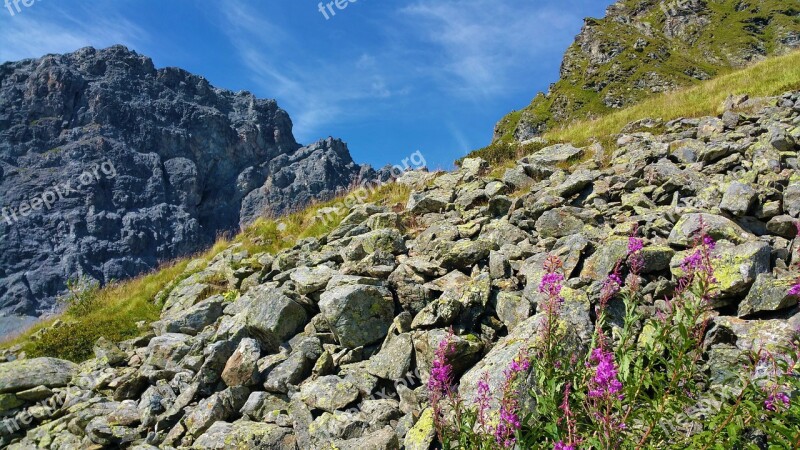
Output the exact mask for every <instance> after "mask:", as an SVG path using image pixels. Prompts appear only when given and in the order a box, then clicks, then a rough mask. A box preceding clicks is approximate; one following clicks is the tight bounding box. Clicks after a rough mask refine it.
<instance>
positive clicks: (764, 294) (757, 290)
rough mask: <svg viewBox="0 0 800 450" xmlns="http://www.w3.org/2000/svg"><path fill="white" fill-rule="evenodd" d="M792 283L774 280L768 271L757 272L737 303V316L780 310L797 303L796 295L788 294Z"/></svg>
mask: <svg viewBox="0 0 800 450" xmlns="http://www.w3.org/2000/svg"><path fill="white" fill-rule="evenodd" d="M791 286H792V283H791V282H790V281H788V280H776V279H775V278H774V277H773V276H772V275H770V274H768V273H761V274H758V276H757V277H756V281H755V283H753V286H752V287H751V288H750V291H749V292H748V293H747V296H746V297H745V298H744V300H742V302H741V303H740V304H739V311H738V313H737V315H738V316H739V317H746V316H749V315H752V314H758V313H763V312H772V311H780V310H782V309H786V308H790V307H792V306H795V305H796V304H797V303H798V297H797V296H796V295H789V288H791Z"/></svg>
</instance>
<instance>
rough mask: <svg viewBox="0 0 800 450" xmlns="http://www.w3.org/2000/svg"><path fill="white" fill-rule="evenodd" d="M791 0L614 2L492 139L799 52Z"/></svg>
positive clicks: (797, 5)
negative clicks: (545, 85)
mask: <svg viewBox="0 0 800 450" xmlns="http://www.w3.org/2000/svg"><path fill="white" fill-rule="evenodd" d="M799 14H800V1H797V0H672V1H656V0H620V1H618V2H616V3H614V4H613V5H611V6H610V7H609V8H608V10H607V12H606V17H605V18H603V19H587V20H586V23H585V25H584V27H583V29H582V30H581V32H580V34H579V35H578V36H577V37H576V39H575V42H574V43H573V44H572V45H571V46H570V47H569V49H567V51H566V53H565V55H564V60H563V62H562V65H561V78H560V80H559V81H558V82H556V83H555V84H554V85H552V86H551V88H550V91H549V92H548V93H547V94H539V95H538V96H537V97H536V98H535V99H534V100H533V102H532V103H531V104H530V105H529V106H528V107H526V108H524V109H523V110H521V111H515V112H513V113H511V114H509V115H507V116H506V117H504V118H503V119H502V120H501V121H500V122H499V123H498V124H497V126H496V127H495V134H494V139H495V140H499V139H503V140H509V141H510V140H517V141H524V140H527V139H530V138H533V137H536V136H538V135H541V134H542V133H543V132H544V131H545V130H546V129H548V128H549V127H552V126H553V125H555V124H558V123H566V122H569V121H572V120H575V119H581V118H586V117H592V116H597V115H600V114H603V113H606V112H608V111H609V110H612V109H616V108H622V107H625V106H628V105H630V104H633V103H636V102H638V101H640V100H642V99H643V98H645V97H647V96H649V95H652V94H654V93H658V92H664V91H669V90H672V89H675V88H677V87H681V86H687V85H691V84H693V83H696V82H699V81H702V80H706V79H709V78H711V77H714V76H716V75H719V74H720V73H722V72H725V71H726V70H729V69H731V68H738V67H742V66H745V65H747V64H748V63H751V62H754V61H758V60H761V59H763V58H765V57H767V56H770V55H779V54H784V53H787V52H789V51H791V50H792V49H795V48H798V47H800V16H799Z"/></svg>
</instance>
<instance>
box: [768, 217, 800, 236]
mask: <svg viewBox="0 0 800 450" xmlns="http://www.w3.org/2000/svg"><path fill="white" fill-rule="evenodd" d="M797 224H798V221H797V219H795V218H793V217H791V216H776V217H773V218H771V219H770V220H769V222H767V231H769V232H770V233H772V234H774V235H776V236H780V237H784V238H786V239H794V238H795V236H797Z"/></svg>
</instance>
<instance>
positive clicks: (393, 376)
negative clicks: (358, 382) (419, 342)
mask: <svg viewBox="0 0 800 450" xmlns="http://www.w3.org/2000/svg"><path fill="white" fill-rule="evenodd" d="M413 351H414V344H413V342H412V340H411V335H410V334H408V333H403V334H400V335H397V336H391V337H390V339H389V341H388V343H387V344H386V345H385V346H384V347H383V348H382V349H381V351H380V352H378V354H377V355H375V356H373V357H372V358H370V359H369V361H368V363H367V372H369V373H371V374H372V375H375V376H376V377H378V378H382V379H384V380H399V379H401V378H403V377H405V375H406V373H408V371H409V369H410V368H411V357H412V354H413Z"/></svg>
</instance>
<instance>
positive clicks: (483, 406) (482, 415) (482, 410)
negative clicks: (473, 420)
mask: <svg viewBox="0 0 800 450" xmlns="http://www.w3.org/2000/svg"><path fill="white" fill-rule="evenodd" d="M490 391H491V390H490V388H489V372H484V373H483V376H482V377H481V379H480V380H479V381H478V396H477V398H476V399H475V404H476V405H477V406H478V423H479V424H480V426H481V428H483V431H491V429H490V428H489V425H488V416H489V415H488V412H489V407H490V403H491V396H490Z"/></svg>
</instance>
